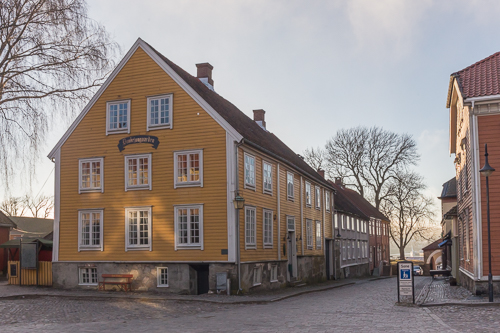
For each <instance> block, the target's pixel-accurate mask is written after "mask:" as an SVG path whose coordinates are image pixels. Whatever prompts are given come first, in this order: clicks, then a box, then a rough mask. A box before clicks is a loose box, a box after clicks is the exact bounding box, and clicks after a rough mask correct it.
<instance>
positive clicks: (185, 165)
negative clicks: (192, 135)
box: [174, 150, 203, 188]
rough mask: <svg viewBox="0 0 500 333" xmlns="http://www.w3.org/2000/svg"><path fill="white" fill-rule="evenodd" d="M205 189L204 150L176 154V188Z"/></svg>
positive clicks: (177, 152) (184, 151)
mask: <svg viewBox="0 0 500 333" xmlns="http://www.w3.org/2000/svg"><path fill="white" fill-rule="evenodd" d="M191 186H200V187H203V150H183V151H176V152H174V188H177V187H191Z"/></svg>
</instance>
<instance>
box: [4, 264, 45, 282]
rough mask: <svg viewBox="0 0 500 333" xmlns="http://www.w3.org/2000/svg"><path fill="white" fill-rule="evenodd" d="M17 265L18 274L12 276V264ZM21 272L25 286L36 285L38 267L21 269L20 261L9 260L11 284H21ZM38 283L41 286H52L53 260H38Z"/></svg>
mask: <svg viewBox="0 0 500 333" xmlns="http://www.w3.org/2000/svg"><path fill="white" fill-rule="evenodd" d="M11 264H15V265H17V276H11V273H10V265H11ZM19 274H22V275H21V285H23V286H36V285H37V279H36V275H37V274H36V269H24V268H23V269H21V270H19V261H9V270H8V277H9V281H8V283H9V284H13V285H19ZM38 285H39V286H52V262H50V261H39V262H38Z"/></svg>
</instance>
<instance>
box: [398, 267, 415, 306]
mask: <svg viewBox="0 0 500 333" xmlns="http://www.w3.org/2000/svg"><path fill="white" fill-rule="evenodd" d="M401 296H411V297H412V299H413V304H415V283H414V278H413V262H411V261H400V262H398V303H400V302H401Z"/></svg>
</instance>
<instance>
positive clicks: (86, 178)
mask: <svg viewBox="0 0 500 333" xmlns="http://www.w3.org/2000/svg"><path fill="white" fill-rule="evenodd" d="M78 165H79V167H78V179H79V182H78V183H79V186H78V193H82V192H104V177H103V176H104V158H102V157H99V158H85V159H83V158H82V159H80V160H79V162H78Z"/></svg>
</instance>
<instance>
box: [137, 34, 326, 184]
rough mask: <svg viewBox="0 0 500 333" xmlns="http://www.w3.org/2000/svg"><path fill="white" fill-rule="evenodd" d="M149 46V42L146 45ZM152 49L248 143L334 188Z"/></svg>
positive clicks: (240, 113)
mask: <svg viewBox="0 0 500 333" xmlns="http://www.w3.org/2000/svg"><path fill="white" fill-rule="evenodd" d="M146 44H147V43H146ZM148 46H149V47H151V49H152V50H153V51H154V52H155V53H156V54H157V55H158V56H159V57H160V58H161V59H162V60H163V61H165V62H166V63H167V64H168V65H169V66H170V67H171V68H172V69H173V70H174V71H175V72H176V73H177V74H178V75H179V76H180V77H181V78H182V79H183V80H184V81H185V82H186V83H187V84H189V86H191V88H193V89H194V91H196V93H198V95H200V96H201V97H202V98H203V99H204V100H205V101H206V102H207V103H208V104H209V105H210V106H211V107H212V108H214V110H215V111H217V113H219V114H220V115H221V117H222V118H224V119H225V120H226V121H227V122H228V123H229V124H230V125H231V126H232V127H233V128H234V129H235V130H236V131H237V132H238V133H240V134H241V135H242V136H243V138H244V139H243V140H244V142H245V143H246V144H248V145H250V146H253V147H254V148H257V149H258V150H261V151H263V152H265V153H268V154H270V155H274V156H275V157H277V158H278V159H281V160H282V161H284V162H285V163H287V164H289V165H291V166H292V167H294V168H296V169H298V170H300V171H302V172H303V173H305V174H306V175H307V176H309V177H310V178H311V179H313V180H316V181H317V182H318V183H321V184H323V185H324V186H327V187H330V188H331V187H332V186H331V185H330V184H329V183H328V182H327V181H326V180H325V179H324V178H323V177H321V175H320V174H319V173H317V172H316V171H315V170H314V169H313V168H311V167H310V166H309V164H307V163H306V162H305V161H304V160H303V159H302V158H300V157H299V156H297V154H296V153H294V152H293V150H291V149H290V148H289V147H288V146H287V145H285V144H284V143H283V142H282V141H281V140H280V139H278V137H277V136H275V135H274V134H272V133H270V132H268V131H265V130H264V129H262V128H261V127H260V126H259V125H258V124H257V123H256V122H255V121H253V120H252V119H250V118H249V117H248V116H247V115H245V114H244V113H243V112H242V111H240V110H239V109H238V108H237V107H236V106H234V105H233V104H232V103H231V102H229V101H228V100H226V99H225V98H223V97H222V96H220V95H219V94H217V93H216V92H214V91H212V90H210V89H209V88H208V87H207V86H206V85H205V84H204V83H202V82H201V81H200V80H199V79H198V78H196V77H194V76H192V75H191V74H189V73H188V72H186V71H185V70H183V69H182V68H180V67H179V66H177V65H176V64H174V63H173V62H172V61H170V60H169V59H168V58H167V57H165V56H164V55H162V54H161V53H160V52H158V51H157V50H155V49H154V48H153V47H152V46H151V45H149V44H148Z"/></svg>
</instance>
